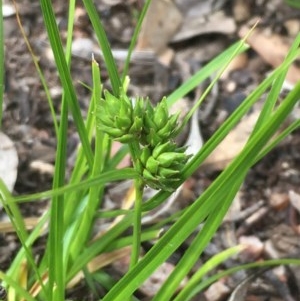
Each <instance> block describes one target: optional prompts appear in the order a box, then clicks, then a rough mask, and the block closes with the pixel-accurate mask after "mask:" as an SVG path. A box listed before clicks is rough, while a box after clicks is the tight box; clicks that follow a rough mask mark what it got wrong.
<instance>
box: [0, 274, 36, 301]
mask: <svg viewBox="0 0 300 301" xmlns="http://www.w3.org/2000/svg"><path fill="white" fill-rule="evenodd" d="M0 279H2V280H4V281H5V282H6V283H7V284H8V285H9V286H11V287H13V288H14V290H15V291H16V293H17V294H18V295H19V296H20V297H22V298H24V299H23V300H26V301H36V299H34V298H33V297H32V296H31V295H30V294H29V293H28V292H27V291H26V290H25V289H24V288H23V287H21V286H20V285H19V284H18V283H17V282H16V281H14V280H13V279H12V278H11V277H9V276H7V275H6V274H4V273H2V272H1V271H0Z"/></svg>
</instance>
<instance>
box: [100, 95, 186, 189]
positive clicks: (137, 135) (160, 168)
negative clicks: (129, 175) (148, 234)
mask: <svg viewBox="0 0 300 301" xmlns="http://www.w3.org/2000/svg"><path fill="white" fill-rule="evenodd" d="M96 112H97V113H96V118H97V125H98V126H99V128H100V129H101V130H102V131H104V132H105V133H107V134H108V135H110V136H111V137H112V138H113V139H115V140H117V141H120V142H122V143H131V142H133V141H138V142H139V145H140V156H139V159H138V162H136V163H137V164H136V166H137V169H138V172H139V173H140V175H141V177H142V179H143V180H144V183H145V184H146V185H148V186H150V187H152V188H154V189H163V190H166V191H173V190H174V189H176V188H177V186H178V185H177V184H178V181H179V180H180V171H181V170H182V168H183V167H184V165H185V164H186V162H187V161H188V159H189V156H187V155H186V154H185V148H184V147H178V146H177V145H176V144H175V143H174V142H173V138H174V136H175V134H176V132H177V130H178V116H179V114H175V115H169V110H168V106H167V103H166V99H165V98H164V99H162V101H161V102H160V103H159V104H158V105H157V106H155V107H154V106H153V105H152V104H151V103H150V101H149V100H144V99H143V98H138V99H137V100H136V101H135V103H134V104H133V102H132V101H131V100H130V99H129V98H128V97H127V96H126V95H124V94H121V96H120V97H119V98H117V97H115V96H113V95H112V94H111V93H109V92H105V93H104V98H103V99H101V100H100V101H99V104H98V106H97V110H96Z"/></svg>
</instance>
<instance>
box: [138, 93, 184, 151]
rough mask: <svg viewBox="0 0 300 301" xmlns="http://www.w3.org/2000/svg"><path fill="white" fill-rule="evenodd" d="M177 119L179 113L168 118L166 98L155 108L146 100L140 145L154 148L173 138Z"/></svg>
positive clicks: (176, 128) (176, 127)
mask: <svg viewBox="0 0 300 301" xmlns="http://www.w3.org/2000/svg"><path fill="white" fill-rule="evenodd" d="M178 117H179V113H178V114H175V115H171V116H169V110H168V106H167V102H166V98H163V99H162V100H161V102H160V103H159V104H158V105H157V106H156V107H155V108H153V107H152V105H151V103H150V102H149V100H148V101H147V103H146V115H145V118H144V128H143V133H142V137H141V143H142V144H143V145H152V146H155V145H157V144H159V143H164V142H165V141H166V140H169V139H170V138H173V137H174V135H175V133H176V132H177V130H178V125H177V120H178Z"/></svg>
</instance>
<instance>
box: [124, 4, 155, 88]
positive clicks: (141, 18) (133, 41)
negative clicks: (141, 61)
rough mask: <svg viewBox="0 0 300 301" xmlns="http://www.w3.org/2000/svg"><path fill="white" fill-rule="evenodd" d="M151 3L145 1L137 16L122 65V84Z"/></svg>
mask: <svg viewBox="0 0 300 301" xmlns="http://www.w3.org/2000/svg"><path fill="white" fill-rule="evenodd" d="M151 1H152V0H146V2H145V4H144V7H143V10H142V12H141V14H140V16H139V20H138V23H137V25H136V27H135V30H134V33H133V37H132V39H131V41H130V45H129V48H128V54H127V57H126V60H125V63H124V69H123V72H122V77H121V81H122V83H123V82H124V80H125V77H126V76H127V73H128V68H129V63H130V59H131V55H132V52H133V49H134V47H135V44H136V41H137V39H138V35H139V33H140V30H141V27H142V24H143V21H144V18H145V15H146V13H147V11H148V8H149V5H150V3H151Z"/></svg>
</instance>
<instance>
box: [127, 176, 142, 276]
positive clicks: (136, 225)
mask: <svg viewBox="0 0 300 301" xmlns="http://www.w3.org/2000/svg"><path fill="white" fill-rule="evenodd" d="M143 190H144V183H143V181H142V180H141V179H139V178H138V179H136V180H135V203H134V217H133V242H132V253H131V258H130V266H129V270H131V269H132V268H133V267H134V266H135V265H136V264H137V262H138V260H139V255H140V248H141V220H142V200H143Z"/></svg>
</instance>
